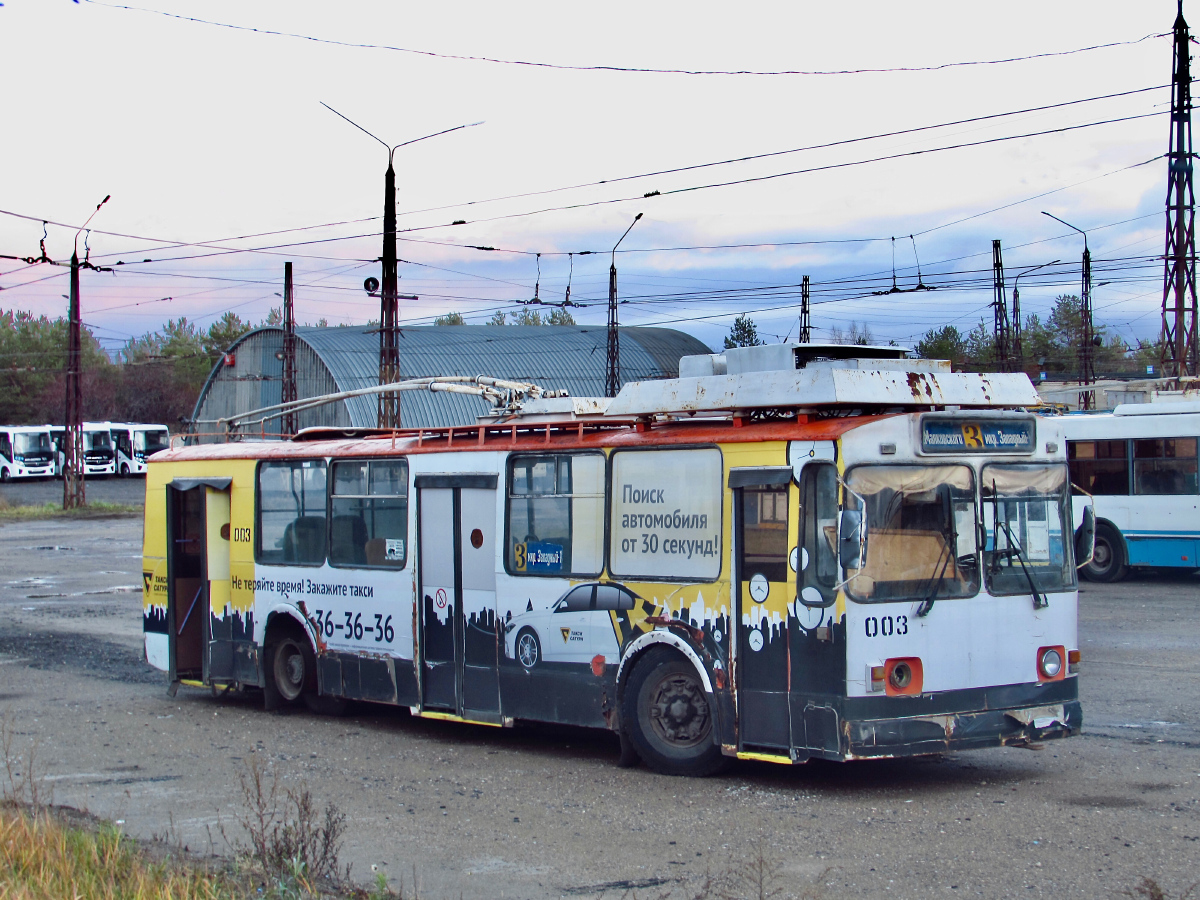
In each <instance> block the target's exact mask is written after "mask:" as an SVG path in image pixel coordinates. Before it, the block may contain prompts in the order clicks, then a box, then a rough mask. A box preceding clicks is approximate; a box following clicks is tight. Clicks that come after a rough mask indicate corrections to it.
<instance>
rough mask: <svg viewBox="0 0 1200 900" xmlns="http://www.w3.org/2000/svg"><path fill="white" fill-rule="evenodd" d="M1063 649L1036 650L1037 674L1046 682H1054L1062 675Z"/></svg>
mask: <svg viewBox="0 0 1200 900" xmlns="http://www.w3.org/2000/svg"><path fill="white" fill-rule="evenodd" d="M1063 655H1064V654H1063V648H1062V647H1042V648H1041V649H1040V650H1038V673H1039V674H1040V675H1041V676H1042V678H1043V679H1044V680H1046V681H1056V680H1057V679H1059V678H1061V677H1062V675H1063Z"/></svg>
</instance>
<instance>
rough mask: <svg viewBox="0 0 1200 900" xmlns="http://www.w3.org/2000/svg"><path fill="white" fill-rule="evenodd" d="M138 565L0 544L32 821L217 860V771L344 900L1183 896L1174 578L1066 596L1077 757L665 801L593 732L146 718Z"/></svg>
mask: <svg viewBox="0 0 1200 900" xmlns="http://www.w3.org/2000/svg"><path fill="white" fill-rule="evenodd" d="M107 483H111V484H117V485H124V484H130V483H132V484H136V485H140V481H135V482H117V481H113V482H97V484H107ZM91 486H92V485H91V483H89V486H88V487H89V494H90V491H91ZM120 502H130V501H128V500H122V501H120ZM140 542H141V525H140V522H138V521H137V520H133V519H112V520H100V521H81V522H66V521H45V522H30V523H15V524H8V525H4V526H2V527H0V714H2V715H3V716H4V717H5V718H6V719H7V721H8V723H9V725H10V727H12V728H13V729H14V731H15V732H16V739H15V743H14V746H16V747H18V748H24V747H28V746H29V745H30V742H35V743H36V745H37V748H38V759H39V760H40V762H39V764H38V766H39V768H38V769H37V771H40V772H42V773H44V774H45V776H46V782H44V783H45V784H46V785H48V786H49V787H52V788H53V791H54V799H55V800H56V801H57V802H60V803H67V804H71V805H73V806H77V807H80V808H86V809H88V810H90V811H91V812H93V813H97V814H99V815H102V816H107V817H110V818H113V819H120V820H124V823H125V828H126V829H127V830H128V831H130V832H131V833H134V834H136V835H139V836H143V837H149V836H152V835H162V834H167V833H169V834H170V835H171V836H172V837H173V838H175V839H178V840H180V841H181V842H183V843H185V844H186V845H188V846H189V847H190V848H191V849H192V850H193V851H196V850H199V851H201V852H217V853H228V852H229V847H228V844H227V843H226V842H225V840H224V839H223V838H222V837H221V834H220V828H221V827H223V828H224V829H225V831H226V832H227V833H228V834H229V836H230V838H231V839H235V840H236V835H238V834H239V830H238V827H237V824H236V820H237V816H238V814H239V811H240V810H241V809H242V808H243V804H242V797H241V793H240V789H239V787H238V784H239V781H238V773H239V772H240V771H244V767H245V766H246V765H247V764H248V761H250V760H252V759H258V760H260V761H261V762H263V763H264V764H266V765H268V766H270V767H271V769H272V770H273V771H274V772H276V773H278V775H279V777H280V779H281V782H280V783H281V784H282V785H284V786H288V787H295V786H298V785H300V784H305V785H307V787H308V788H309V789H310V790H311V791H312V794H313V796H314V798H315V799H316V800H317V802H318V803H320V804H322V805H323V804H325V803H327V802H334V803H336V804H337V805H338V807H339V808H340V809H342V810H343V811H344V812H346V813H347V815H348V828H347V832H346V842H345V847H344V851H343V861H344V862H350V863H352V864H353V869H354V873H355V874H356V875H357V877H358V879H359V880H361V881H367V880H368V879H369V878H370V867H371V865H372V864H375V865H378V866H380V868H381V869H382V871H384V872H386V873H388V875H389V876H390V878H391V882H392V884H393V886H398V885H399V884H400V882H401V879H403V880H404V884H405V885H406V887H407V888H411V887H412V886H413V878H414V871H415V873H416V876H415V877H416V878H417V879H418V881H419V883H420V886H421V892H422V894H423V895H424V896H426V897H428V898H431V900H440V898H446V897H463V898H485V897H486V898H494V897H510V898H547V897H595V896H599V895H606V896H608V897H612V898H617V897H620V896H622V895H623V894H626V893H627V892H628V891H629V889H630V888H634V889H635V890H636V892H637V894H638V895H639V896H642V897H647V898H649V897H658V896H659V895H660V894H662V893H664V892H667V891H672V892H673V896H676V897H683V896H692V895H693V894H694V893H695V891H696V890H697V888H698V886H699V885H700V884H701V883H702V881H703V878H704V875H705V873H706V872H707V873H720V872H726V871H731V870H732V871H738V872H743V873H744V872H746V871H748V866H749V864H750V863H751V862H753V860H754V859H755V858H756V857H758V855H759V853H760V851H761V855H762V858H763V859H764V860H765V862H766V863H768V867H769V868H770V869H771V870H772V874H771V876H770V878H769V881H770V884H769V885H768V887H772V886H774V887H779V888H781V890H782V894H780V896H784V895H793V896H799V895H801V894H802V892H804V891H805V890H806V889H809V888H811V886H812V885H813V884H814V882H815V881H817V880H819V879H820V878H821V876H822V874H823V873H825V881H826V882H828V886H827V888H826V889H825V891H824V892H823V893H820V894H819V896H822V897H829V898H833V897H861V896H865V895H874V896H889V897H911V898H927V897H929V896H931V895H937V896H947V897H953V896H968V895H969V896H975V897H996V898H1000V897H1014V896H1020V897H1055V898H1062V897H1081V898H1082V897H1087V898H1099V897H1116V896H1119V895H1120V894H1121V892H1122V891H1124V890H1127V889H1131V888H1134V887H1135V886H1136V885H1137V884H1138V883H1139V880H1140V879H1141V878H1142V877H1144V876H1146V877H1151V878H1154V879H1155V880H1156V881H1157V882H1158V883H1159V884H1161V885H1162V886H1163V887H1164V888H1165V889H1166V890H1167V891H1168V896H1170V897H1172V898H1174V897H1178V896H1179V895H1180V894H1182V893H1183V891H1184V890H1185V889H1186V888H1187V887H1188V886H1189V885H1191V884H1192V883H1193V882H1194V881H1196V880H1197V878H1198V877H1200V875H1198V874H1197V863H1200V673H1198V671H1197V668H1198V665H1197V661H1196V660H1197V658H1198V654H1197V649H1198V645H1200V624H1198V621H1200V609H1198V603H1197V601H1198V599H1200V590H1198V588H1200V579H1197V578H1196V577H1194V576H1191V575H1177V574H1152V575H1143V576H1141V577H1140V578H1137V579H1135V580H1130V581H1127V582H1124V583H1122V584H1118V585H1087V584H1085V586H1084V589H1083V593H1082V596H1081V613H1080V634H1081V642H1082V647H1083V652H1084V676H1083V682H1082V685H1081V690H1082V694H1083V703H1084V722H1085V725H1084V731H1085V733H1084V735H1083V736H1081V737H1079V738H1074V739H1071V740H1067V741H1061V742H1050V743H1047V744H1046V745H1045V748H1044V749H1043V750H1042V751H1041V752H1030V751H1028V750H1021V749H997V750H987V751H978V752H971V753H962V754H948V755H945V756H940V757H932V758H923V759H916V760H902V761H876V762H866V763H853V764H846V765H837V764H825V763H810V764H808V765H804V766H798V767H795V768H783V767H777V766H771V765H766V764H744V763H743V764H738V765H737V766H736V767H735V768H734V769H733V770H731V771H730V772H728V773H726V774H724V775H722V776H719V777H716V778H710V779H700V780H687V779H677V778H666V777H662V776H658V775H654V774H652V773H650V772H648V771H647V770H645V769H640V768H639V769H618V768H617V767H616V765H615V763H616V756H617V747H616V743H615V741H613V740H612V739H611V737H610V736H609V735H607V734H604V733H595V732H588V731H582V730H576V729H567V728H551V727H536V728H535V727H518V728H516V729H505V730H500V729H489V728H482V727H469V726H462V725H456V724H451V723H441V722H433V721H426V720H422V719H416V718H411V717H409V716H408V714H407V713H406V712H404V711H400V710H391V709H386V708H377V707H366V706H363V707H357V708H355V709H354V710H353V711H352V713H351V714H350V715H349V716H347V717H345V718H341V719H325V718H320V717H317V716H315V715H311V714H309V713H307V712H304V713H299V712H294V713H291V714H286V715H283V714H267V713H264V712H262V710H261V708H260V707H259V705H258V698H257V697H254V696H252V695H245V696H231V697H226V698H219V699H218V698H214V697H213V696H211V694H209V693H207V692H202V691H195V690H188V689H186V688H184V689H181V690H180V692H179V694H178V696H176V697H175V698H173V699H172V698H169V697H168V696H167V694H166V685H165V679H164V677H163V676H162V675H161V674H160V673H157V672H155V671H154V670H152V669H150V668H149V667H148V666H146V665H145V663H144V662H142V660H141V656H140V628H141V619H140V609H141V594H140V580H141V578H140V574H139V573H140V563H139V559H140ZM689 890H690V891H692V893H687V892H688V891H689ZM738 895H739V896H750V895H751V893H750V892H749V891H747V890H746V889H745V888H744V887H743V888H742V889H741V891H740V893H738Z"/></svg>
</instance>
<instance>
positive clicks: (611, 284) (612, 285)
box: [604, 213, 642, 397]
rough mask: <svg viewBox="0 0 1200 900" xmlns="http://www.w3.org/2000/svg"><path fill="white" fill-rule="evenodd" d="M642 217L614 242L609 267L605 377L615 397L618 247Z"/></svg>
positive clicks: (617, 383)
mask: <svg viewBox="0 0 1200 900" xmlns="http://www.w3.org/2000/svg"><path fill="white" fill-rule="evenodd" d="M641 217H642V214H641V213H638V214H637V215H636V216H634V217H633V221H632V222H630V223H629V227H628V228H626V229H625V234H623V235H621V239H620V240H618V241H617V242H616V243H615V244H613V248H612V263H611V264H610V265H609V267H608V368H607V370H606V372H605V377H604V396H605V397H615V396H617V393H618V392H619V391H620V390H621V339H620V336H619V335H618V334H617V248H618V247H620V246H621V241H623V240H625V235H627V234H629V232H631V231H632V230H633V226H634V225H636V224H637V221H638V219H640V218H641Z"/></svg>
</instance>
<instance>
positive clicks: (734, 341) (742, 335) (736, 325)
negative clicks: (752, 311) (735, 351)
mask: <svg viewBox="0 0 1200 900" xmlns="http://www.w3.org/2000/svg"><path fill="white" fill-rule="evenodd" d="M763 343H765V342H764V341H760V340H759V339H758V328H757V327H756V326H755V324H754V320H753V319H751V318H750V316H749V315H748V314H747V313H742V314H741V315H740V316H738V317H737V318H736V319H734V320H733V325H732V326H731V327H730V329H729V334H728V335H727V336H726V337H725V349H726V350H730V349H732V348H734V347H759V346H761V345H762V344H763Z"/></svg>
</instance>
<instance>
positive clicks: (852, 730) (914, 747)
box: [843, 700, 1083, 759]
mask: <svg viewBox="0 0 1200 900" xmlns="http://www.w3.org/2000/svg"><path fill="white" fill-rule="evenodd" d="M1082 725H1083V711H1082V709H1081V707H1080V705H1079V701H1078V700H1067V701H1065V702H1061V703H1050V704H1047V705H1044V706H1029V707H1020V708H1016V709H993V710H983V711H979V712H961V713H946V714H942V715H936V714H935V715H923V716H911V717H905V718H896V719H861V720H853V719H851V720H848V721H846V722H845V723H844V726H843V727H844V728H845V732H844V737H845V739H846V740H847V743H848V744H849V753H848V754H847V758H851V759H853V758H863V757H879V756H914V755H918V754H923V753H945V752H947V751H949V750H976V749H981V748H984V747H1003V746H1022V745H1027V744H1032V743H1036V742H1039V741H1045V740H1051V739H1053V738H1064V737H1070V736H1071V735H1075V734H1079V730H1080V728H1081V727H1082Z"/></svg>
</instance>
